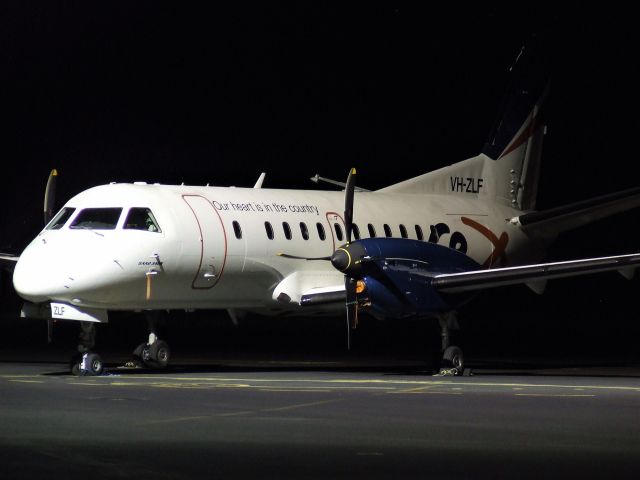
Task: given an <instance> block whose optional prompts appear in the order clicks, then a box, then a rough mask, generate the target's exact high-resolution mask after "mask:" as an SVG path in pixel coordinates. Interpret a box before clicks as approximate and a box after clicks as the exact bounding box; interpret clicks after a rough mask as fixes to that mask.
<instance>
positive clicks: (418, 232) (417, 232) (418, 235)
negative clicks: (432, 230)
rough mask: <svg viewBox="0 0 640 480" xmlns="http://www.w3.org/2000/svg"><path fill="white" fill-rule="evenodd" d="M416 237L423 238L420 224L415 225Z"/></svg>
mask: <svg viewBox="0 0 640 480" xmlns="http://www.w3.org/2000/svg"><path fill="white" fill-rule="evenodd" d="M416 237H418V240H424V235H423V234H422V227H421V226H420V225H416Z"/></svg>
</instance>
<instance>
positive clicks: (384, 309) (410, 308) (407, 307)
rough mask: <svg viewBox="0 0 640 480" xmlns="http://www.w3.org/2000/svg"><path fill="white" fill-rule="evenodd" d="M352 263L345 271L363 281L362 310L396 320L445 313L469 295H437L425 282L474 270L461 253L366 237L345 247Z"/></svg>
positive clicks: (413, 242) (474, 265)
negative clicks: (365, 287) (367, 303)
mask: <svg viewBox="0 0 640 480" xmlns="http://www.w3.org/2000/svg"><path fill="white" fill-rule="evenodd" d="M345 248H347V249H348V250H349V252H350V253H351V254H352V261H353V262H357V260H361V261H360V262H359V263H355V264H352V266H351V267H350V268H349V269H348V271H347V272H345V273H346V274H347V275H350V276H352V277H353V278H362V279H364V281H365V283H366V285H367V291H366V293H365V294H363V295H361V296H360V297H359V298H360V299H362V298H363V297H366V298H368V300H369V301H370V304H371V305H370V306H369V307H366V310H367V311H368V312H370V313H371V314H372V315H374V316H376V317H379V318H402V317H408V316H414V315H417V316H422V315H428V314H433V313H438V312H445V311H448V310H452V309H455V308H457V307H458V306H459V305H460V304H461V303H463V302H466V301H467V300H468V299H469V295H468V294H465V295H447V294H445V295H443V294H440V293H439V292H438V291H437V290H436V289H435V288H434V287H433V286H432V285H431V278H432V277H433V276H435V275H438V274H441V273H454V272H464V271H469V270H478V269H481V268H482V267H481V266H480V265H479V264H478V263H477V262H475V261H474V260H473V259H471V258H470V257H468V256H467V255H465V254H463V253H461V252H459V251H457V250H454V249H452V248H448V247H445V246H443V245H437V244H434V243H429V242H423V241H419V240H411V239H404V238H367V239H362V240H359V241H357V242H353V243H351V244H349V245H348V246H346V247H345Z"/></svg>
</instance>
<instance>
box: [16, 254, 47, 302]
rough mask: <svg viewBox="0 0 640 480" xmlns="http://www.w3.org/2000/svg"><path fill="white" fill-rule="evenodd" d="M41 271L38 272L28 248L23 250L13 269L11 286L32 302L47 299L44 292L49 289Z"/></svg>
mask: <svg viewBox="0 0 640 480" xmlns="http://www.w3.org/2000/svg"><path fill="white" fill-rule="evenodd" d="M41 273H42V272H40V273H38V270H37V262H35V261H34V258H33V255H31V254H29V251H28V249H27V250H25V251H24V252H23V253H22V255H20V258H19V259H18V263H17V264H16V266H15V268H14V270H13V288H15V290H16V292H17V293H18V295H20V297H22V298H23V299H25V300H27V301H29V302H34V303H40V302H44V301H46V300H47V299H48V296H47V295H46V293H47V291H48V290H50V289H49V288H47V285H46V283H47V281H46V276H45V275H42V274H41Z"/></svg>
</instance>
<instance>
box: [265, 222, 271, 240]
mask: <svg viewBox="0 0 640 480" xmlns="http://www.w3.org/2000/svg"><path fill="white" fill-rule="evenodd" d="M264 229H265V230H266V231H267V238H268V239H269V240H273V227H272V226H271V224H270V223H269V222H264Z"/></svg>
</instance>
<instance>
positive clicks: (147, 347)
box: [133, 310, 171, 368]
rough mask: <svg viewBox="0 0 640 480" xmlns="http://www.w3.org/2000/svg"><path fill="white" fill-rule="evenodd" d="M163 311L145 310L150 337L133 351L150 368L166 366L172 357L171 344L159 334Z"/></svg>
mask: <svg viewBox="0 0 640 480" xmlns="http://www.w3.org/2000/svg"><path fill="white" fill-rule="evenodd" d="M161 313H162V312H159V311H156V310H149V311H147V312H145V316H146V317H147V326H148V329H149V339H148V341H147V342H144V343H141V344H140V345H138V346H137V347H136V349H135V350H134V351H133V356H134V357H135V358H136V359H137V360H139V361H140V362H142V364H144V366H145V367H148V368H164V367H166V366H167V365H168V364H169V359H170V358H171V350H170V349H169V345H168V344H167V342H165V341H164V340H160V339H159V338H158V335H157V331H158V322H159V320H160V317H161Z"/></svg>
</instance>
